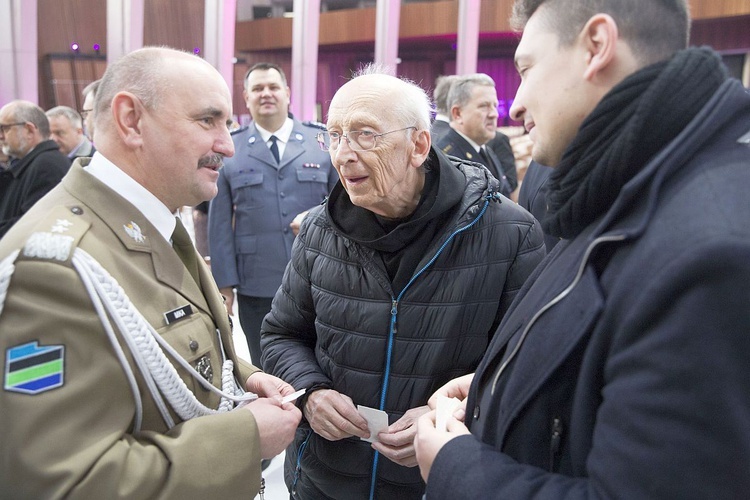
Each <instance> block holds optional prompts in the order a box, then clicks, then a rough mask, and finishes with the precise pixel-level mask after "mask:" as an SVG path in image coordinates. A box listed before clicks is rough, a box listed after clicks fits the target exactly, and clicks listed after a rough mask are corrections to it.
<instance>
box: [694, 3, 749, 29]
mask: <svg viewBox="0 0 750 500" xmlns="http://www.w3.org/2000/svg"><path fill="white" fill-rule="evenodd" d="M746 14H750V0H721V1H716V0H690V15H691V17H692V18H693V19H710V18H715V17H732V16H743V15H746ZM748 29H750V26H748Z"/></svg>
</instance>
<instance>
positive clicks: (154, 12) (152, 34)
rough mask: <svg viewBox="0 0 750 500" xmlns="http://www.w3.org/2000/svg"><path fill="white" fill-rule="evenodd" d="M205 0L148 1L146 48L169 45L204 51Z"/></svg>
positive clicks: (145, 18) (144, 41) (144, 27)
mask: <svg viewBox="0 0 750 500" xmlns="http://www.w3.org/2000/svg"><path fill="white" fill-rule="evenodd" d="M204 4H205V2H204V0H179V1H175V0H146V1H145V2H144V6H143V10H144V13H143V18H144V19H143V45H166V46H168V47H174V48H175V49H182V50H187V51H190V52H192V51H193V49H194V48H196V47H198V48H200V49H201V50H202V49H203V34H204V31H205V27H204V19H205V5H204Z"/></svg>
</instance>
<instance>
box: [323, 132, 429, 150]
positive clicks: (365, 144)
mask: <svg viewBox="0 0 750 500" xmlns="http://www.w3.org/2000/svg"><path fill="white" fill-rule="evenodd" d="M409 129H414V130H417V127H405V128H400V129H398V130H391V131H390V132H383V133H382V134H376V133H375V132H372V131H370V130H350V131H349V133H348V134H340V133H338V132H319V133H318V136H317V138H318V145H319V146H320V149H322V150H323V151H336V150H337V149H338V148H339V146H340V145H341V139H342V138H343V139H346V143H347V144H348V145H349V147H350V148H351V149H352V150H353V151H368V150H370V149H372V148H374V147H375V145H376V144H377V143H378V137H383V136H384V135H388V134H393V133H395V132H401V131H403V130H409Z"/></svg>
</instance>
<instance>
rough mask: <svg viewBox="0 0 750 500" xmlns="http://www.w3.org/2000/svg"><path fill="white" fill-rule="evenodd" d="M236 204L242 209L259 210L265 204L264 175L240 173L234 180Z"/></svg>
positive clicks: (233, 190) (259, 173) (260, 173)
mask: <svg viewBox="0 0 750 500" xmlns="http://www.w3.org/2000/svg"><path fill="white" fill-rule="evenodd" d="M232 192H233V194H234V196H233V199H234V200H233V201H234V204H235V205H237V206H239V207H242V208H258V207H260V206H261V205H262V202H263V196H262V195H263V173H262V172H242V171H241V172H240V173H239V174H238V175H237V176H235V178H234V179H232Z"/></svg>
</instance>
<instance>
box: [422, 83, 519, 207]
mask: <svg viewBox="0 0 750 500" xmlns="http://www.w3.org/2000/svg"><path fill="white" fill-rule="evenodd" d="M497 105H498V102H497V91H496V90H495V82H494V80H492V78H491V77H489V76H488V75H485V74H484V73H477V74H474V75H465V76H459V77H458V78H457V79H456V80H455V81H454V82H453V83H452V84H451V87H450V91H449V92H448V109H450V113H451V121H450V130H449V131H448V132H446V133H445V134H443V135H442V136H441V137H439V138H438V139H436V140H435V145H436V146H437V147H438V148H439V149H441V150H442V151H443V152H444V153H445V154H448V155H451V156H455V157H458V158H461V159H462V160H469V161H473V162H476V163H481V164H482V165H484V166H485V167H487V169H488V170H489V171H490V173H491V174H492V175H493V176H494V177H495V178H497V179H498V180H499V181H500V184H501V188H500V192H501V193H502V194H504V195H505V196H510V194H511V192H512V191H513V190H512V189H511V185H510V183H509V182H508V179H507V177H506V175H505V172H504V171H503V166H502V165H501V163H500V159H499V158H498V157H497V155H496V154H495V152H494V151H493V150H492V149H491V148H488V147H486V146H485V144H487V143H488V142H489V141H490V140H492V139H494V138H495V134H496V132H497V116H498V113H497ZM513 168H515V164H514V165H513Z"/></svg>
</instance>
